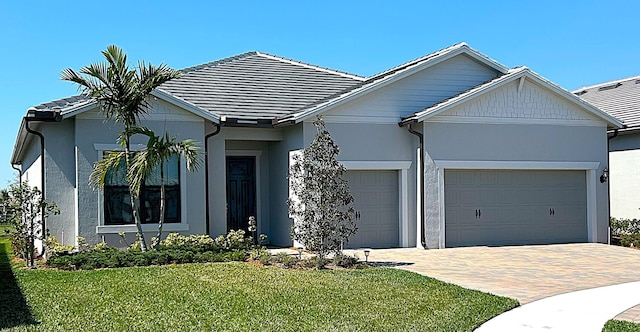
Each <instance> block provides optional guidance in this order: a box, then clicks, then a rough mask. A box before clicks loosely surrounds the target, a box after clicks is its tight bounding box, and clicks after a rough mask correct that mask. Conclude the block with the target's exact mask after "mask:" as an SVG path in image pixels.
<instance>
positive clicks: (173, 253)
mask: <svg viewBox="0 0 640 332" xmlns="http://www.w3.org/2000/svg"><path fill="white" fill-rule="evenodd" d="M246 257H247V254H246V252H244V251H229V252H214V251H207V252H202V253H194V252H192V251H188V250H179V249H162V250H150V251H146V252H142V251H136V250H125V251H120V250H117V249H113V248H112V249H108V250H100V251H96V250H92V251H85V252H77V253H72V254H69V253H57V254H54V255H52V256H51V257H49V259H48V260H47V265H48V266H50V267H54V268H59V269H64V270H77V269H80V270H92V269H100V268H112V267H132V266H148V265H166V264H174V263H175V264H184V263H205V262H229V261H244V260H246Z"/></svg>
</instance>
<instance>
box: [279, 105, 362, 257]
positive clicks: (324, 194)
mask: <svg viewBox="0 0 640 332" xmlns="http://www.w3.org/2000/svg"><path fill="white" fill-rule="evenodd" d="M313 124H314V125H315V127H316V130H317V133H316V137H315V139H314V140H313V142H311V145H309V147H308V148H306V149H304V150H303V151H302V153H301V154H298V155H295V156H294V158H293V163H292V165H291V167H290V168H289V179H290V185H291V192H292V194H293V197H291V198H289V199H288V200H287V205H288V207H289V214H290V215H291V216H292V217H293V220H294V223H293V227H292V228H291V236H292V237H293V239H294V240H296V241H299V242H301V243H302V244H303V245H304V246H305V247H307V249H310V250H313V251H316V252H317V253H318V255H319V256H320V257H324V256H326V255H327V254H328V253H331V252H334V253H339V252H340V251H341V250H342V245H343V244H345V243H347V242H348V241H349V237H350V236H351V235H353V234H355V233H356V231H357V230H358V228H357V227H356V225H355V223H354V221H353V216H354V210H353V207H352V203H353V196H351V193H350V192H349V185H348V183H347V181H346V180H345V179H343V175H344V172H345V171H346V168H345V167H344V165H342V164H341V163H340V162H339V161H338V160H337V159H336V158H337V156H338V153H339V152H340V149H339V147H338V145H337V144H335V142H334V141H333V139H332V138H331V135H330V134H329V132H328V131H327V129H326V128H325V125H324V121H322V119H321V118H320V117H318V119H317V120H316V121H314V123H313Z"/></svg>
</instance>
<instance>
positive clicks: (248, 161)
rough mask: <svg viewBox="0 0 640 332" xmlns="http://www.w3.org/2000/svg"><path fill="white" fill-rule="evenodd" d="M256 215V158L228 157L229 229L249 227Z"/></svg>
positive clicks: (245, 228)
mask: <svg viewBox="0 0 640 332" xmlns="http://www.w3.org/2000/svg"><path fill="white" fill-rule="evenodd" d="M249 216H256V158H255V157H235V156H233V157H232V156H229V157H227V231H229V230H232V229H233V230H238V229H244V230H245V231H247V228H248V227H249Z"/></svg>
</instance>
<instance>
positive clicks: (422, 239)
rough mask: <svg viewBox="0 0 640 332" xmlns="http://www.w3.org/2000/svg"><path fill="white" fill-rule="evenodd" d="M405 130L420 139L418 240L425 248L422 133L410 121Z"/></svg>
mask: <svg viewBox="0 0 640 332" xmlns="http://www.w3.org/2000/svg"><path fill="white" fill-rule="evenodd" d="M401 126H402V125H401ZM407 130H408V131H409V132H410V133H412V134H413V135H416V136H418V139H419V140H420V164H419V165H418V172H419V174H420V189H419V190H418V195H420V220H422V230H421V232H420V241H421V242H422V248H424V249H427V241H426V239H425V235H424V232H425V230H426V229H427V227H426V221H425V220H424V135H423V134H422V133H421V132H418V131H415V130H414V129H413V124H412V123H409V124H408V125H407Z"/></svg>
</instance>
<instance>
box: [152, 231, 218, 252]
mask: <svg viewBox="0 0 640 332" xmlns="http://www.w3.org/2000/svg"><path fill="white" fill-rule="evenodd" d="M160 249H180V250H189V251H193V252H207V251H220V246H218V245H217V244H216V242H215V241H214V240H213V239H212V238H211V237H210V236H208V235H204V234H202V235H189V236H185V235H180V234H178V233H170V234H169V235H167V237H166V238H165V239H164V240H163V241H160Z"/></svg>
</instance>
